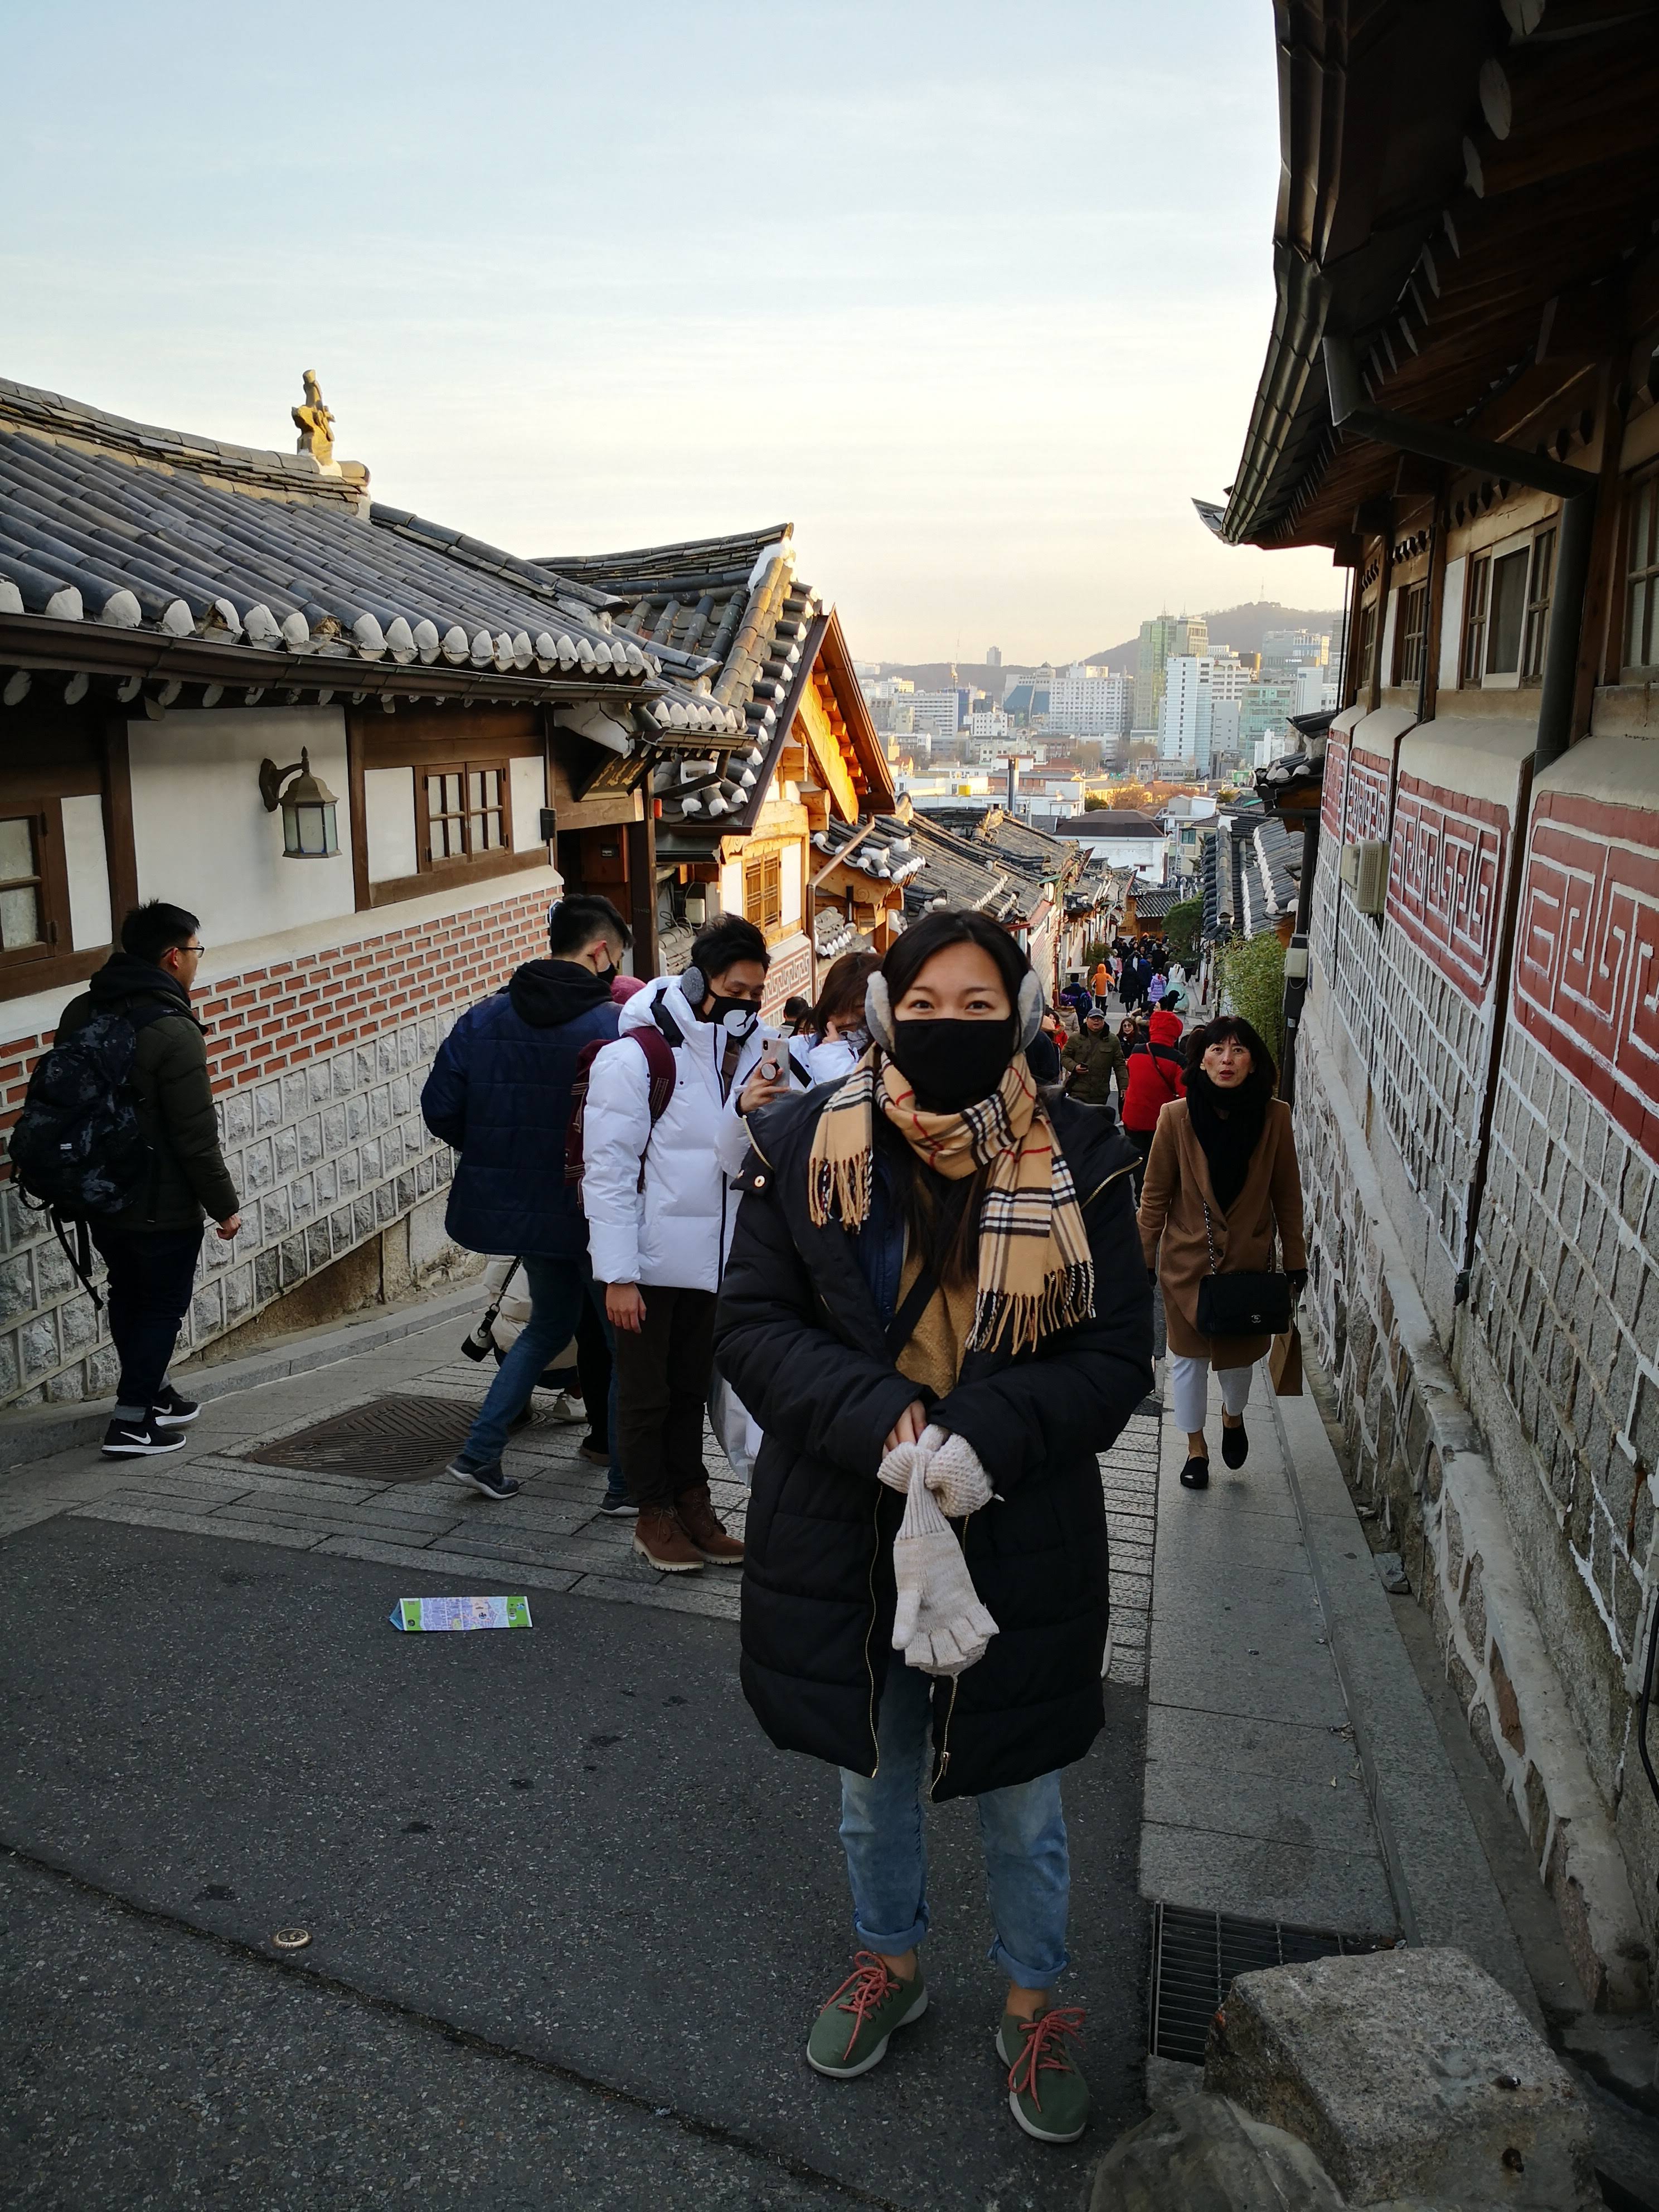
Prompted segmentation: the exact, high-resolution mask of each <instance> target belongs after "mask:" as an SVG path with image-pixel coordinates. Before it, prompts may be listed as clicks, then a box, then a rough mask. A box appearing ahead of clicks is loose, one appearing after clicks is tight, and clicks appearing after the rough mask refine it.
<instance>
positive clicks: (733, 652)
mask: <svg viewBox="0 0 1659 2212" xmlns="http://www.w3.org/2000/svg"><path fill="white" fill-rule="evenodd" d="M793 539H794V526H793V524H792V523H787V522H781V523H779V524H777V525H776V526H775V527H774V528H772V529H769V530H753V531H745V532H740V533H739V534H738V535H737V536H734V537H730V538H692V539H690V540H688V541H687V542H686V543H684V544H678V545H647V546H636V547H635V548H633V549H632V550H629V551H625V552H621V553H597V554H580V555H573V556H564V555H560V556H551V557H550V558H549V559H547V560H546V561H544V562H541V563H539V564H538V565H539V566H541V567H542V568H544V569H545V570H546V571H547V572H548V573H549V574H557V575H559V576H560V577H562V578H563V577H568V578H570V579H571V580H572V581H574V582H575V583H578V584H580V585H582V586H586V588H587V589H589V590H591V591H594V592H600V593H602V594H603V595H604V597H605V602H606V604H607V605H609V606H610V607H611V609H612V610H613V611H614V614H615V619H616V621H617V624H618V626H619V627H622V628H625V629H626V630H627V631H628V632H629V634H630V635H632V636H633V637H634V638H635V639H636V640H637V641H638V642H639V643H640V645H641V647H643V648H644V650H645V651H647V653H653V654H663V653H670V654H673V655H675V656H677V657H678V658H682V659H685V660H686V661H687V662H688V663H689V664H692V665H695V666H696V670H697V672H698V674H699V676H700V677H701V678H702V680H703V682H704V683H705V684H706V686H707V689H708V695H709V697H710V699H711V701H712V702H713V703H714V706H716V707H718V708H722V709H724V710H726V715H727V718H728V720H730V719H731V718H732V717H735V722H734V723H733V724H732V727H731V728H730V729H729V730H727V731H726V732H722V734H726V735H732V736H737V737H738V738H741V739H743V740H744V742H743V743H742V744H740V745H738V747H736V748H722V749H720V750H719V751H718V752H716V753H712V754H711V755H710V757H709V758H708V760H707V761H706V762H702V763H684V764H681V765H678V766H676V767H674V768H672V769H667V770H665V771H663V772H661V773H659V775H658V777H657V779H656V782H655V785H654V787H653V788H654V795H655V797H656V798H658V799H660V800H661V802H662V817H661V818H662V820H663V821H664V823H666V824H669V825H673V824H675V823H686V824H688V825H690V824H696V826H697V827H698V828H702V829H706V828H708V826H710V825H711V824H717V825H718V827H719V829H720V832H721V833H722V834H724V833H726V832H727V831H730V830H733V829H747V828H749V827H750V826H751V825H752V822H753V817H754V816H755V815H756V814H757V813H758V812H759V811H760V808H761V806H762V805H763V802H764V799H765V795H766V791H767V787H768V785H769V781H770V780H771V769H772V764H773V760H774V758H775V753H776V751H777V750H778V749H779V748H780V747H781V744H783V741H784V739H785V738H786V737H787V733H788V729H789V724H790V721H791V720H792V717H793V702H794V698H795V696H797V694H798V692H799V688H800V686H801V684H804V683H805V681H807V679H808V678H809V677H810V674H811V665H812V658H813V653H814V652H815V651H816V646H817V640H818V639H819V638H821V637H822V634H823V633H822V629H821V628H819V629H817V636H816V637H815V635H814V630H815V626H816V625H821V623H822V622H823V605H822V602H821V601H820V599H819V598H818V595H817V592H814V591H812V590H811V587H810V586H807V585H805V584H799V583H797V582H796V580H795V548H794V542H793Z"/></svg>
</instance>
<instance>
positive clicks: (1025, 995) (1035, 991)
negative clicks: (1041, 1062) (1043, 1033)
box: [1014, 969, 1042, 1052]
mask: <svg viewBox="0 0 1659 2212" xmlns="http://www.w3.org/2000/svg"><path fill="white" fill-rule="evenodd" d="M1014 1012H1015V1013H1016V1014H1017V1015H1018V1017H1019V1044H1018V1050H1019V1051H1021V1052H1024V1049H1025V1048H1026V1046H1027V1045H1028V1044H1030V1042H1031V1039H1032V1038H1033V1037H1034V1036H1036V1033H1037V1031H1038V1030H1040V1029H1041V1028H1042V984H1041V983H1039V982H1038V981H1037V979H1036V976H1035V975H1032V974H1031V973H1030V970H1029V969H1028V970H1027V972H1026V974H1025V975H1024V976H1023V977H1022V979H1021V981H1020V986H1019V997H1018V1000H1016V1001H1015V1003H1014Z"/></svg>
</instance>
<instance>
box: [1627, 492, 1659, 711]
mask: <svg viewBox="0 0 1659 2212" xmlns="http://www.w3.org/2000/svg"><path fill="white" fill-rule="evenodd" d="M1644 509H1645V518H1644ZM1638 532H1639V533H1640V536H1641V537H1642V538H1644V539H1645V541H1646V542H1645V544H1639V543H1638ZM1623 538H1624V556H1623V563H1622V566H1623V573H1624V607H1623V611H1622V614H1621V616H1620V656H1621V659H1620V680H1621V681H1622V682H1624V683H1626V684H1632V683H1635V684H1640V683H1643V682H1645V681H1646V680H1647V679H1648V678H1650V676H1651V675H1652V673H1653V671H1654V670H1655V669H1656V668H1659V468H1651V469H1648V470H1646V471H1644V472H1643V473H1642V474H1641V475H1639V476H1636V477H1632V479H1631V482H1630V486H1629V489H1628V490H1627V491H1626V495H1625V527H1624V532H1623ZM1638 586H1640V587H1641V589H1642V591H1643V592H1644V605H1643V611H1642V628H1643V629H1644V633H1645V635H1644V636H1643V637H1642V638H1640V639H1639V640H1638V637H1637V635H1636V629H1637V613H1636V592H1637V590H1638ZM1638 643H1639V644H1641V645H1643V646H1644V647H1645V648H1646V649H1645V652H1644V653H1638V652H1637V651H1636V650H1634V648H1635V647H1637V645H1638Z"/></svg>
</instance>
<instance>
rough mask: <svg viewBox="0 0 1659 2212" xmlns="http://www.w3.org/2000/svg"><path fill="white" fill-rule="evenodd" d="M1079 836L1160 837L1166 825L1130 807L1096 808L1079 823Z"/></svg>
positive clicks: (1087, 813) (1092, 808) (1091, 809)
mask: <svg viewBox="0 0 1659 2212" xmlns="http://www.w3.org/2000/svg"><path fill="white" fill-rule="evenodd" d="M1077 835H1078V836H1079V837H1082V838H1085V839H1086V838H1090V837H1158V838H1162V837H1163V836H1164V824H1163V823H1161V822H1157V821H1154V820H1153V818H1152V816H1151V815H1150V814H1141V813H1138V812H1137V811H1135V810H1134V809H1133V807H1129V806H1094V807H1091V808H1090V809H1089V811H1087V812H1086V813H1085V814H1084V815H1083V816H1082V817H1080V818H1079V823H1078V829H1077Z"/></svg>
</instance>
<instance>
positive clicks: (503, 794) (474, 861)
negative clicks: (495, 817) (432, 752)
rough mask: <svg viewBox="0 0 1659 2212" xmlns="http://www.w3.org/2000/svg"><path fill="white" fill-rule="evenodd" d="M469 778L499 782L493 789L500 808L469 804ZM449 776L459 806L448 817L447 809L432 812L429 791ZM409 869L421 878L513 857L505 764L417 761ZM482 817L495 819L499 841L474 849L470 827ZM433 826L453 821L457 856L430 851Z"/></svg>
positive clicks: (510, 797) (474, 759)
mask: <svg viewBox="0 0 1659 2212" xmlns="http://www.w3.org/2000/svg"><path fill="white" fill-rule="evenodd" d="M475 775H493V776H496V777H498V778H499V779H500V781H499V784H498V786H497V790H498V793H499V797H500V802H501V803H500V805H496V806H484V805H482V803H481V804H480V805H478V806H477V807H476V808H475V807H474V805H473V804H472V792H471V782H472V779H473V777H474V776H475ZM447 776H455V777H457V778H459V782H460V787H461V789H460V800H461V803H460V806H459V810H458V811H456V812H455V813H453V814H451V813H449V812H447V811H445V812H443V813H441V814H434V813H433V811H432V807H431V787H432V783H433V781H434V779H435V778H436V779H439V780H441V779H443V778H444V777H447ZM415 793H416V796H415V865H416V873H417V874H420V875H422V876H428V875H433V874H435V873H441V872H444V871H446V870H453V869H456V868H465V869H466V870H468V871H470V872H477V871H478V870H481V869H484V868H493V867H495V866H498V865H499V863H500V862H501V860H502V859H503V858H507V859H510V858H511V857H512V853H513V775H512V770H511V769H510V767H509V766H508V763H507V760H506V759H505V758H504V757H503V758H501V759H499V760H483V759H481V758H478V757H470V758H468V759H465V760H447V761H422V762H421V763H420V764H419V765H418V766H417V767H416V770H415ZM486 814H499V815H500V816H501V842H500V843H499V844H495V845H489V844H485V845H482V846H477V847H475V846H474V844H473V842H472V840H473V828H472V825H473V823H475V822H477V820H479V819H480V817H482V816H483V815H486ZM436 822H457V823H459V824H460V837H461V850H460V851H459V853H435V852H434V851H433V849H432V829H433V824H434V823H436Z"/></svg>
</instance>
